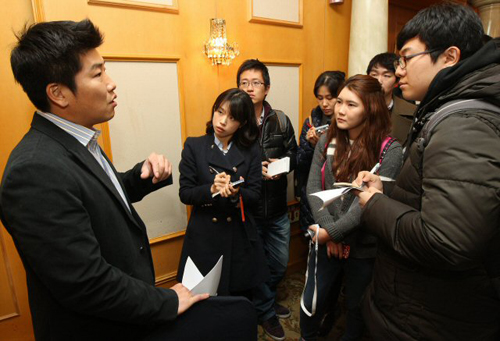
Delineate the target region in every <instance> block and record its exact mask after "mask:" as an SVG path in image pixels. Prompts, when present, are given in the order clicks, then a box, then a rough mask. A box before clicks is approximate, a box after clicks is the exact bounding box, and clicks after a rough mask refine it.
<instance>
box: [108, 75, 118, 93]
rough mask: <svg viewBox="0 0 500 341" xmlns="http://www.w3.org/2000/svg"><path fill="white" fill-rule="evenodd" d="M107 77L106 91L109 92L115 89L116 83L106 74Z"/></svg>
mask: <svg viewBox="0 0 500 341" xmlns="http://www.w3.org/2000/svg"><path fill="white" fill-rule="evenodd" d="M107 77H108V80H107V83H108V84H107V87H108V91H109V92H111V91H114V90H115V89H116V84H115V82H113V80H112V79H111V77H109V76H107Z"/></svg>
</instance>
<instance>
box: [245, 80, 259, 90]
mask: <svg viewBox="0 0 500 341" xmlns="http://www.w3.org/2000/svg"><path fill="white" fill-rule="evenodd" d="M250 84H251V85H252V88H260V87H261V86H263V85H264V83H262V82H261V81H251V82H249V81H241V82H240V87H241V88H244V89H246V88H248V87H249V86H250Z"/></svg>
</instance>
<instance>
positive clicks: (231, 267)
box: [177, 89, 268, 298]
mask: <svg viewBox="0 0 500 341" xmlns="http://www.w3.org/2000/svg"><path fill="white" fill-rule="evenodd" d="M258 134H259V131H258V127H257V123H256V119H255V114H254V108H253V103H252V101H251V99H250V97H249V96H248V95H247V94H246V93H245V92H244V91H241V90H239V89H229V90H226V91H225V92H223V93H222V94H220V95H219V97H217V99H216V101H215V103H214V105H213V108H212V119H211V120H210V121H209V122H207V129H206V135H204V136H200V137H190V138H188V139H187V140H186V143H185V145H184V150H183V151H182V160H181V162H180V165H179V171H180V189H179V195H180V199H181V201H182V202H183V203H184V204H186V205H193V210H192V212H191V217H190V219H189V224H188V227H187V230H186V236H185V239H184V246H183V249H182V254H181V260H180V264H179V271H178V276H177V278H178V280H179V281H181V280H182V276H183V273H184V266H185V264H186V260H187V257H188V256H189V257H191V259H192V260H193V262H194V264H195V265H196V266H197V267H198V269H199V270H200V272H201V273H202V274H203V275H206V274H207V273H208V272H209V271H210V270H211V269H212V268H213V267H214V265H215V264H216V263H217V261H218V259H219V258H220V256H221V255H223V256H224V257H223V264H222V275H221V280H220V283H219V287H218V290H217V294H218V295H233V296H240V295H241V296H246V297H248V298H251V294H250V293H251V289H252V288H254V287H255V286H257V285H258V284H260V283H262V282H264V281H265V280H266V279H267V276H268V269H267V266H266V263H265V259H264V251H263V248H262V244H261V242H260V239H259V237H258V234H257V230H256V227H255V223H254V218H253V211H254V209H255V207H256V204H257V203H258V201H259V199H260V188H261V180H262V166H261V163H260V149H259V145H258V143H257V137H258ZM240 179H244V182H243V183H242V184H240V185H238V186H234V187H233V186H232V185H231V182H234V181H237V180H240Z"/></svg>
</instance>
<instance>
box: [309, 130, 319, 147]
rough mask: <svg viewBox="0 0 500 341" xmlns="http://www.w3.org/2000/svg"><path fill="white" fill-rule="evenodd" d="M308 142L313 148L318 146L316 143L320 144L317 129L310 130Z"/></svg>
mask: <svg viewBox="0 0 500 341" xmlns="http://www.w3.org/2000/svg"><path fill="white" fill-rule="evenodd" d="M306 140H307V142H309V143H310V144H311V146H313V147H314V146H316V143H318V140H319V136H318V134H317V133H316V128H315V127H311V128H309V130H308V131H307V134H306Z"/></svg>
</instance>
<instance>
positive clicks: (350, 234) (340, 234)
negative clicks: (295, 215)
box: [307, 134, 403, 258]
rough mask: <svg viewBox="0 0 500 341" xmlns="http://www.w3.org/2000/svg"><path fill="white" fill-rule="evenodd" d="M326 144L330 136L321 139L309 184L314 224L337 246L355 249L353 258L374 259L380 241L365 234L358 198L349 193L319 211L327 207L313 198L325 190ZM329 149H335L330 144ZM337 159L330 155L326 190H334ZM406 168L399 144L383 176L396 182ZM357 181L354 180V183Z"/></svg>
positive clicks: (387, 156)
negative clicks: (333, 165) (323, 206)
mask: <svg viewBox="0 0 500 341" xmlns="http://www.w3.org/2000/svg"><path fill="white" fill-rule="evenodd" d="M325 144H326V134H324V135H323V136H321V138H320V139H319V141H318V143H317V144H316V148H315V150H314V156H313V160H312V165H311V169H310V171H309V179H308V182H307V198H308V199H309V205H310V206H311V211H312V214H313V217H314V221H315V222H316V223H317V224H319V226H320V227H322V228H324V229H326V230H327V232H328V234H329V235H330V238H331V239H332V240H333V241H334V242H336V243H339V242H344V243H345V244H348V245H350V247H351V253H350V255H351V257H354V258H372V257H375V254H376V251H377V240H376V238H375V237H374V236H373V235H371V234H368V233H367V232H364V231H363V230H361V229H360V227H361V219H360V218H361V208H360V207H359V204H358V198H357V197H356V196H355V195H354V194H352V193H347V194H346V195H345V196H343V198H340V199H337V200H336V201H334V202H333V203H332V204H331V205H330V206H328V207H327V208H325V209H323V210H321V211H320V210H319V209H320V208H321V206H322V205H323V202H322V201H321V199H319V198H318V197H316V196H311V194H312V193H316V192H320V191H321V190H322V188H321V168H322V167H323V163H324V159H323V151H324V149H325ZM329 147H333V144H330V145H329ZM332 163H333V155H327V160H326V168H325V190H328V189H333V183H334V182H335V178H334V176H333V174H332ZM402 164H403V153H402V148H401V145H400V144H399V143H398V142H397V141H395V142H394V143H392V145H391V146H390V147H389V149H388V150H387V153H386V154H385V157H384V159H383V161H382V165H381V167H380V170H379V174H380V175H383V176H386V177H389V178H392V179H395V178H396V177H397V175H398V174H399V171H400V170H401V166H402ZM353 180H354V179H353Z"/></svg>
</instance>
